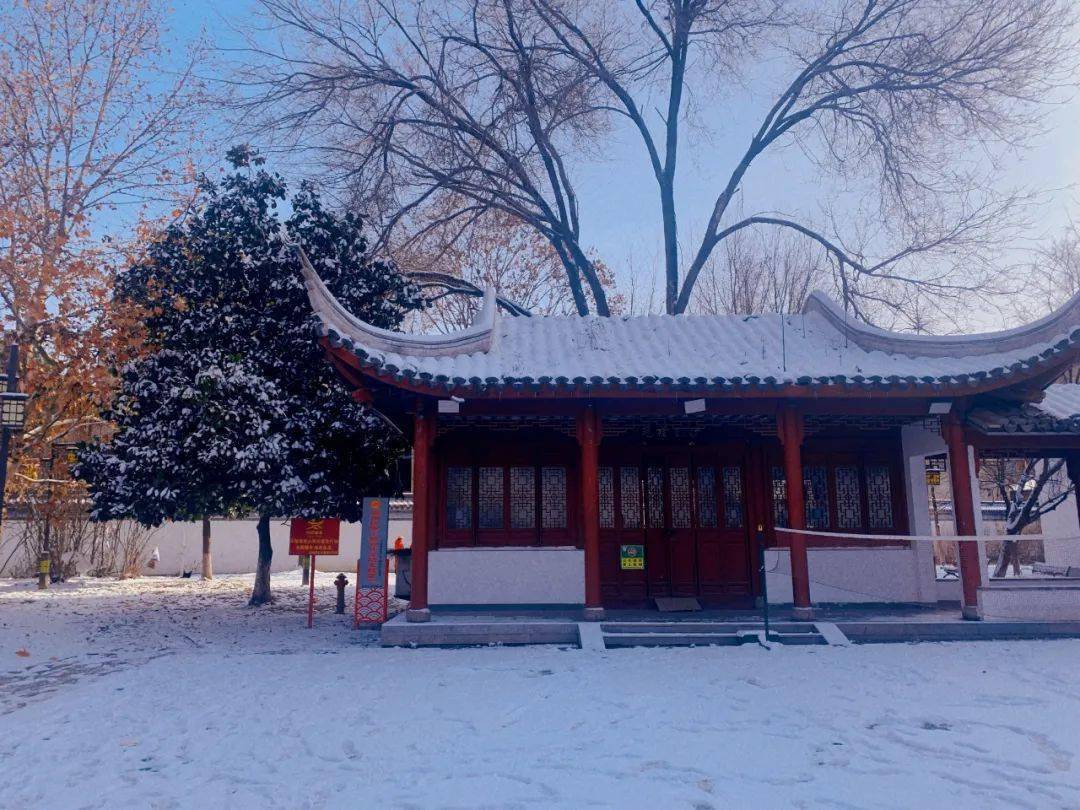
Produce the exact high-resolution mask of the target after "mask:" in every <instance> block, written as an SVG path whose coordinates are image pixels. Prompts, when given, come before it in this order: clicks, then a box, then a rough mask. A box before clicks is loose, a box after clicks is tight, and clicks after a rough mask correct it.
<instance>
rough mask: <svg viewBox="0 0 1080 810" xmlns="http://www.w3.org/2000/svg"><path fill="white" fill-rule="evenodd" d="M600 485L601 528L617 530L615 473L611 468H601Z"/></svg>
mask: <svg viewBox="0 0 1080 810" xmlns="http://www.w3.org/2000/svg"><path fill="white" fill-rule="evenodd" d="M599 483H600V528H601V529H614V528H615V471H614V470H613V469H612V468H611V467H601V468H600V470H599Z"/></svg>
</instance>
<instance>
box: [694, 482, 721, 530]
mask: <svg viewBox="0 0 1080 810" xmlns="http://www.w3.org/2000/svg"><path fill="white" fill-rule="evenodd" d="M697 514H698V526H700V527H701V528H703V529H715V528H716V519H717V515H716V468H715V467H698V468H697Z"/></svg>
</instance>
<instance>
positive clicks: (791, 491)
mask: <svg viewBox="0 0 1080 810" xmlns="http://www.w3.org/2000/svg"><path fill="white" fill-rule="evenodd" d="M776 427H777V432H778V433H779V435H780V442H781V443H782V444H783V447H784V478H785V479H786V481H787V487H786V489H787V510H788V526H789V528H792V529H805V528H806V508H805V503H804V494H803V473H802V443H803V433H804V431H803V418H802V414H801V413H799V412H798V411H797V410H795V409H794V408H793V407H791V406H783V407H781V408H780V411H779V412H778V413H777V415H776ZM787 537H788V538H789V540H790V550H791V592H792V597H793V599H794V602H795V609H794V611H793V613H794V618H795V619H798V620H803V621H809V620H811V619H813V618H814V609H813V607H811V605H810V565H809V563H808V562H807V559H806V536H805V535H802V534H794V533H789V534H787Z"/></svg>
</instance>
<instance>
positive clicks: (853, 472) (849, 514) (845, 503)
mask: <svg viewBox="0 0 1080 810" xmlns="http://www.w3.org/2000/svg"><path fill="white" fill-rule="evenodd" d="M833 475H834V477H835V479H836V527H837V528H838V529H859V528H862V525H863V519H862V485H861V484H860V483H859V468H858V467H856V466H855V465H854V464H842V465H840V466H838V467H836V468H834V470H833Z"/></svg>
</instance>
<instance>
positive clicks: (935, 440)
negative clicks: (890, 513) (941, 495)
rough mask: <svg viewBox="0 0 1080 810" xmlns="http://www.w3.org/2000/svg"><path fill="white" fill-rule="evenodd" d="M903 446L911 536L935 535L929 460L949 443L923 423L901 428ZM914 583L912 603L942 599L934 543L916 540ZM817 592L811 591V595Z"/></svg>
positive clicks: (913, 562)
mask: <svg viewBox="0 0 1080 810" xmlns="http://www.w3.org/2000/svg"><path fill="white" fill-rule="evenodd" d="M900 443H901V448H902V452H903V454H904V471H905V473H906V475H907V481H906V482H905V487H904V489H905V495H906V498H907V513H908V526H909V527H910V531H911V534H915V535H931V534H933V529H932V524H931V519H930V496H929V495H928V494H927V491H926V457H927V456H933V455H937V454H938V453H942V452H945V450H946V447H945V440H944V439H942V438H941V434H940V433H939V432H938V431H936V430H927V429H926V428H925V427H923V424H922V423H921V422H920V423H917V424H913V425H904V426H903V427H902V428H901V429H900ZM910 554H911V566H912V568H913V574H912V576H913V578H914V579H913V582H914V586H915V592H916V596H915V599H914V600H912V601H915V602H921V603H923V604H931V603H934V602H937V601H938V600H939V599H941V598H942V594H941V588H940V586H939V584H938V582H937V571H936V570H935V568H934V547H933V544H932V543H930V542H920V541H915V542H913V543H912V548H911V549H910ZM812 595H813V590H812V589H811V596H812Z"/></svg>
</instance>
